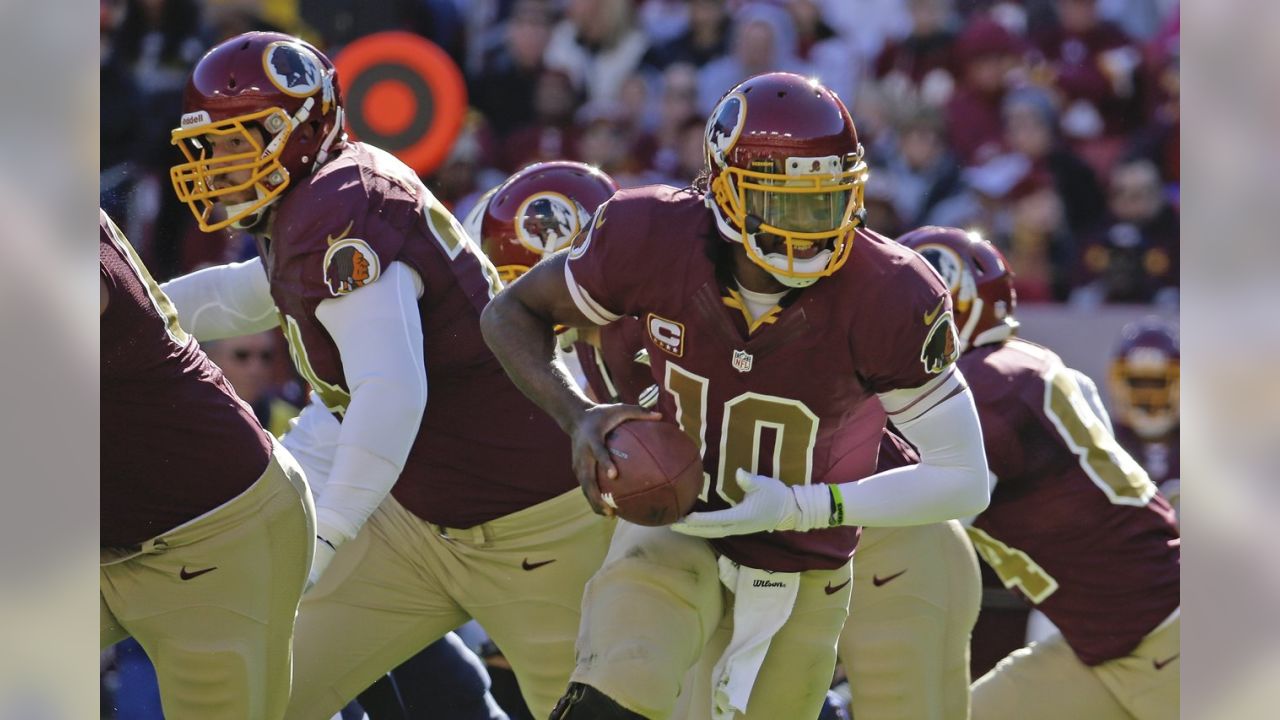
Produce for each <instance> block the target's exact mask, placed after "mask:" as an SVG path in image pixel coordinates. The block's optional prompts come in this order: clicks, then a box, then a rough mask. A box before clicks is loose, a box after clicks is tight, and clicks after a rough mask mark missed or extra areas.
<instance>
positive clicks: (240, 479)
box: [98, 210, 271, 547]
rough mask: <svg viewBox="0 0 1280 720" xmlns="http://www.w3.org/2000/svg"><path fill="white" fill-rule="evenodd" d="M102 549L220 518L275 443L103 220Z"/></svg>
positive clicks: (127, 246)
mask: <svg viewBox="0 0 1280 720" xmlns="http://www.w3.org/2000/svg"><path fill="white" fill-rule="evenodd" d="M98 213H99V217H98V229H99V242H98V262H99V273H100V276H101V278H102V282H103V283H104V284H105V285H106V287H107V295H108V299H107V310H106V312H105V313H103V315H102V322H101V329H102V356H101V362H102V371H101V372H102V375H101V379H102V408H101V411H100V418H101V421H102V433H101V441H102V450H101V469H102V477H101V491H102V500H101V502H100V504H99V506H100V511H101V522H102V526H101V543H102V546H103V547H121V546H128V545H135V544H137V543H140V542H143V541H144V540H149V539H151V538H153V537H155V536H157V535H160V534H162V533H164V532H166V531H168V530H172V529H173V528H175V527H177V526H179V525H181V524H183V523H184V522H187V521H188V520H192V519H194V518H196V517H198V516H200V515H203V514H204V513H206V512H208V511H210V510H213V509H214V508H216V507H218V506H219V505H222V504H223V503H225V502H227V501H228V500H231V499H232V498H234V497H235V496H237V495H239V494H240V493H242V492H244V491H245V490H246V489H248V488H249V486H250V485H253V483H254V482H256V481H257V479H258V478H259V477H260V476H261V475H262V473H263V471H264V470H266V468H267V462H268V460H269V459H270V455H271V439H270V438H269V437H268V436H267V433H266V431H264V430H263V429H262V426H260V425H259V424H258V420H257V419H256V418H255V417H254V415H253V411H252V410H250V409H249V406H247V405H245V404H244V403H243V402H241V401H240V398H238V397H236V394H235V391H234V390H232V389H231V384H230V383H228V382H227V379H226V378H225V377H223V375H222V370H220V369H218V366H217V365H214V364H213V362H212V361H211V360H209V357H208V356H207V355H205V354H204V351H203V350H201V349H200V345H199V344H198V343H197V342H196V340H195V338H193V337H191V336H189V335H188V334H187V333H186V332H184V331H183V329H182V328H181V327H179V325H178V314H177V312H175V311H174V309H173V305H172V304H171V303H170V302H169V298H167V297H165V294H164V293H163V292H162V291H161V290H160V286H159V285H157V284H156V282H155V280H153V279H152V277H151V274H150V273H149V272H147V268H146V267H145V266H144V265H143V264H142V261H141V260H140V259H139V258H138V254H137V253H136V252H134V250H133V247H132V246H130V244H129V241H128V240H127V239H125V237H124V235H123V233H121V232H120V230H119V228H117V227H116V226H115V223H113V222H111V219H110V218H108V217H107V214H106V213H105V212H102V211H101V210H99V211H98Z"/></svg>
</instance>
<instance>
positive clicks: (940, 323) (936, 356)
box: [920, 298, 960, 375]
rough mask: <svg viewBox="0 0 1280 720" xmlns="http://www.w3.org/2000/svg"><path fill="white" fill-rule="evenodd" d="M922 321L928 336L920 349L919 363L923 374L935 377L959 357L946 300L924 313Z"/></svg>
mask: <svg viewBox="0 0 1280 720" xmlns="http://www.w3.org/2000/svg"><path fill="white" fill-rule="evenodd" d="M922 319H923V320H924V323H925V324H926V325H929V334H928V335H926V336H925V339H924V345H923V346H922V347H921V348H920V362H921V363H922V364H923V365H924V371H925V372H927V373H929V374H930V375H937V374H938V373H940V372H942V371H943V369H945V368H946V367H947V366H948V365H950V364H951V363H954V362H955V361H956V359H957V358H959V357H960V341H959V339H958V338H957V337H956V329H955V323H954V322H952V320H951V309H950V308H948V307H946V298H943V299H941V300H939V301H938V306H937V307H936V308H934V309H933V311H932V312H928V313H925V314H924V317H923V318H922Z"/></svg>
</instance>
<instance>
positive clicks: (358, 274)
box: [324, 238, 382, 297]
mask: <svg viewBox="0 0 1280 720" xmlns="http://www.w3.org/2000/svg"><path fill="white" fill-rule="evenodd" d="M381 272H382V268H381V263H380V261H379V260H378V255H377V253H375V252H374V251H373V248H371V247H369V243H367V242H365V241H364V240H360V239H359V238H345V239H342V240H338V241H335V242H333V244H331V245H330V246H329V249H328V250H326V251H325V254H324V282H325V284H326V285H328V286H329V292H330V293H333V295H334V297H338V296H340V295H346V294H347V293H349V292H351V291H353V290H355V289H356V288H360V287H364V286H365V285H368V284H369V283H372V282H373V281H374V280H377V279H378V276H379V275H380V274H381Z"/></svg>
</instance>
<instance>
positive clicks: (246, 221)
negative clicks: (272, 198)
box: [226, 186, 270, 230]
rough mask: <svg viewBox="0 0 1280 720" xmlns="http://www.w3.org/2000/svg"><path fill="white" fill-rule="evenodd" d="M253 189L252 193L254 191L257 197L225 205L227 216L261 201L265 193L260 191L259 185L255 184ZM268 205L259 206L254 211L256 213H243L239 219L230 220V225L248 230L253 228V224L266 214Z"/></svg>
mask: <svg viewBox="0 0 1280 720" xmlns="http://www.w3.org/2000/svg"><path fill="white" fill-rule="evenodd" d="M253 190H254V193H256V195H257V197H255V198H254V199H253V200H247V201H245V202H242V203H236V204H234V205H227V206H226V209H227V215H229V216H230V215H235V214H236V213H238V212H240V211H242V210H245V209H247V208H249V207H251V206H253V205H255V204H257V203H259V202H261V201H262V199H263V196H264V195H265V194H266V193H264V192H262V188H261V187H256V186H255V187H254V189H253ZM269 207H270V205H264V206H263V207H262V208H260V209H259V210H258V212H256V213H250V214H248V215H245V216H244V217H242V218H240V219H239V220H236V221H234V222H232V223H231V227H233V228H236V229H237V230H248V229H250V228H253V227H254V226H256V225H257V224H258V223H260V222H262V218H264V217H266V215H267V209H268V208H269Z"/></svg>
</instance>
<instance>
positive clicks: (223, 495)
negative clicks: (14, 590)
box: [98, 210, 315, 720]
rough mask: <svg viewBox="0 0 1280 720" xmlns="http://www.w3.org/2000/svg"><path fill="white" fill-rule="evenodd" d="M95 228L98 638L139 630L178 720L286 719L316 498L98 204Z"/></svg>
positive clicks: (163, 696)
mask: <svg viewBox="0 0 1280 720" xmlns="http://www.w3.org/2000/svg"><path fill="white" fill-rule="evenodd" d="M98 229H99V243H98V260H99V268H100V275H99V285H100V297H101V326H102V359H101V362H102V375H101V380H102V417H101V419H102V437H101V439H102V479H101V484H102V502H101V511H102V528H101V545H102V553H101V555H102V559H101V563H102V564H101V568H100V569H99V575H98V577H99V588H100V591H99V596H98V601H99V602H98V605H99V614H100V618H99V625H100V630H101V644H102V647H104V648H105V647H107V646H109V645H111V644H113V643H115V642H118V641H120V640H123V639H124V638H126V637H129V636H133V637H134V638H135V639H137V641H138V643H139V644H140V645H141V646H142V647H143V649H144V650H146V652H147V655H148V656H149V657H150V658H151V660H152V662H154V664H155V667H156V673H157V676H158V679H159V683H160V702H161V705H162V706H163V709H164V713H165V714H166V715H168V716H169V717H201V718H227V719H228V720H230V719H231V718H280V717H283V716H284V712H285V705H286V703H287V702H288V700H289V683H290V676H291V672H292V664H293V661H292V655H291V652H290V645H291V642H292V639H293V630H294V614H295V613H296V612H297V609H298V599H299V598H300V597H301V595H302V589H303V586H304V584H305V583H306V579H307V568H308V567H309V566H310V564H311V554H312V538H313V537H314V536H315V506H314V504H313V502H312V498H311V492H310V490H309V489H308V488H307V484H306V481H305V480H304V479H303V475H302V471H301V470H300V469H299V467H298V464H297V463H296V462H295V461H294V459H293V458H292V456H290V455H289V453H288V452H287V451H285V450H284V449H283V448H281V447H280V445H278V444H277V443H276V442H275V441H274V440H273V439H272V438H271V436H270V435H268V434H267V433H266V431H264V430H263V429H262V427H261V426H260V425H259V424H258V421H257V419H256V418H255V417H254V414H253V410H251V409H250V408H249V406H248V405H246V404H245V403H244V402H242V401H241V400H240V398H239V397H237V396H236V394H235V391H234V390H232V388H231V385H230V383H228V382H227V380H226V378H225V377H223V375H222V371H221V370H219V369H218V366H217V365H214V364H213V362H211V361H210V360H209V358H208V356H206V355H205V354H204V351H203V350H201V349H200V345H199V344H198V343H197V342H196V340H195V338H193V337H191V335H189V334H188V333H187V332H186V330H184V329H183V328H182V326H181V325H180V324H179V323H178V316H177V313H175V312H174V309H173V305H172V304H171V303H170V301H169V298H168V297H166V296H165V294H164V292H163V291H161V289H160V287H159V286H158V285H157V284H156V282H155V280H153V279H152V278H151V274H150V273H149V272H148V271H147V268H146V267H145V266H144V265H143V264H142V261H141V260H140V259H139V257H138V254H137V253H136V252H135V251H134V249H133V247H132V246H131V245H130V244H129V241H128V240H127V239H126V238H125V237H124V234H123V233H121V232H120V229H119V228H117V227H116V225H115V223H113V222H112V221H111V219H110V218H109V217H107V214H106V212H103V211H101V210H99V213H98Z"/></svg>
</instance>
